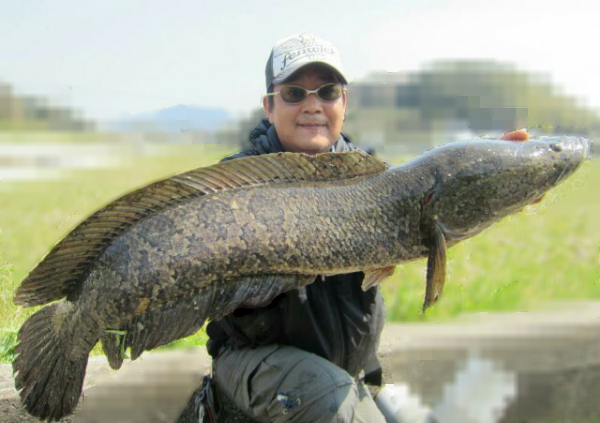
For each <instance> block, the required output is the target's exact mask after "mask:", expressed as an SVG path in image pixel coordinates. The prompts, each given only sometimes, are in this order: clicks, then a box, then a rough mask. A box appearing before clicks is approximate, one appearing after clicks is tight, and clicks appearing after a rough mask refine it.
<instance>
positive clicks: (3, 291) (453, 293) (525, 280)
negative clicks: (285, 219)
mask: <svg viewBox="0 0 600 423" xmlns="http://www.w3.org/2000/svg"><path fill="white" fill-rule="evenodd" d="M54 137H55V138H56V136H55V135H54ZM41 138H43V137H40V136H39V135H36V140H38V139H41ZM84 138H85V141H90V140H91V141H93V140H94V137H93V136H90V135H85V136H84ZM58 139H60V137H59V138H58ZM20 141H22V140H20ZM68 142H69V143H73V142H77V139H76V137H74V136H73V135H70V136H69V140H68ZM1 146H2V144H1V143H0V148H1ZM156 149H157V151H155V154H152V155H136V154H130V153H131V148H129V147H128V148H127V159H126V160H121V165H120V166H118V167H115V168H107V169H95V170H76V171H69V172H68V173H66V174H65V176H64V177H63V178H61V179H57V180H36V181H33V182H3V181H0V361H8V360H10V359H11V357H12V349H13V348H14V341H15V335H16V330H17V329H18V327H19V326H20V325H21V324H22V323H23V321H24V320H25V318H26V317H27V316H28V315H30V314H31V313H32V312H33V311H35V310H36V308H34V309H24V308H21V307H15V306H14V305H13V304H12V295H13V292H14V290H15V288H16V287H17V286H18V285H19V283H20V281H21V280H22V279H23V278H24V277H25V276H26V275H27V273H28V272H29V271H30V270H31V269H32V268H33V267H34V266H35V264H36V263H37V262H38V261H39V260H40V259H41V258H42V257H43V256H44V254H45V253H46V252H47V251H48V250H49V249H50V248H51V247H52V246H53V245H54V244H55V243H56V242H57V241H59V240H60V239H61V238H62V237H63V236H65V235H66V234H67V233H68V232H69V231H70V230H71V229H72V228H73V227H74V226H75V225H76V224H77V223H79V222H80V221H82V220H83V219H85V218H86V217H87V216H88V215H89V214H91V213H92V212H94V211H95V210H97V209H98V208H100V207H102V206H103V205H105V204H107V203H108V202H110V201H111V200H113V199H115V198H116V197H118V196H120V195H122V194H124V193H125V192H128V191H130V190H132V189H135V188H137V187H140V186H142V185H144V184H146V183H149V182H151V181H154V180H157V179H160V178H163V177H167V176H170V175H172V174H174V173H178V172H182V171H185V170H189V169H192V168H195V167H200V166H204V165H208V164H211V163H214V162H216V161H218V159H219V158H221V157H223V156H225V155H227V154H230V153H233V152H234V151H233V150H227V149H225V148H223V147H222V146H219V145H206V146H198V145H181V146H179V147H178V148H176V149H175V148H172V147H171V148H166V147H164V146H163V147H160V146H159V147H156ZM121 159H122V158H121ZM386 159H387V160H389V161H390V162H392V163H398V160H395V159H394V158H386ZM598 186H600V163H599V161H598V160H596V161H588V162H586V163H585V165H584V167H583V169H581V170H580V171H579V172H578V173H577V174H576V175H574V176H573V177H572V178H571V179H570V180H568V181H566V182H565V183H564V184H563V185H561V186H560V187H558V188H557V189H555V190H554V191H552V192H550V193H549V194H548V195H547V196H546V197H545V199H544V201H542V203H540V204H538V205H535V206H530V207H528V208H526V209H525V210H524V211H523V212H521V213H519V214H517V215H514V216H512V217H510V218H508V219H506V220H505V221H503V222H501V223H500V224H497V225H495V226H494V227H492V228H491V229H489V230H487V231H486V232H484V233H483V234H481V235H478V236H476V237H474V238H472V239H470V240H467V241H464V242H463V243H461V244H459V245H458V246H456V247H454V248H452V249H450V250H449V254H448V258H449V260H448V266H447V268H448V278H447V284H446V289H445V292H444V296H443V297H442V299H441V300H440V301H439V303H438V304H436V306H435V307H434V308H433V309H431V310H430V311H429V312H428V313H427V315H425V316H423V315H421V314H420V308H421V304H422V301H423V295H424V281H425V261H424V260H421V261H418V262H413V263H408V264H404V265H401V266H398V268H397V269H396V272H395V274H394V275H393V276H392V277H391V278H390V279H388V280H386V281H385V282H384V284H383V290H384V296H385V300H386V304H387V310H388V320H390V321H420V320H425V321H439V320H442V319H447V318H450V317H453V316H456V315H459V314H461V313H469V312H478V311H496V310H503V311H527V310H531V309H534V308H538V307H541V306H542V305H544V303H545V302H547V301H555V300H572V299H600V263H599V259H600V217H599V216H600V194H599V189H598ZM205 339H206V336H205V334H204V333H203V332H202V331H201V332H199V333H198V334H197V335H195V336H193V337H192V338H190V339H187V340H183V341H179V342H178V343H177V345H181V344H190V343H193V344H201V343H203V342H204V341H205Z"/></svg>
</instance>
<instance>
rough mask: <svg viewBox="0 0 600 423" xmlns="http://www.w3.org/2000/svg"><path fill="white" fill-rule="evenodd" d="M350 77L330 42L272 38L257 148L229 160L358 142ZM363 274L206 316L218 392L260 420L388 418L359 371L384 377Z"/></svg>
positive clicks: (375, 298) (336, 148)
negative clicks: (348, 121)
mask: <svg viewBox="0 0 600 423" xmlns="http://www.w3.org/2000/svg"><path fill="white" fill-rule="evenodd" d="M347 83H348V79H347V77H346V75H345V74H344V71H343V68H342V64H341V61H340V57H339V54H338V52H337V49H336V48H335V47H334V46H332V45H331V44H330V43H328V42H327V41H325V40H323V39H321V38H318V37H316V36H314V35H312V34H300V35H295V36H292V37H289V38H286V39H283V40H281V41H279V42H277V43H276V44H275V46H274V47H273V49H272V51H271V55H270V57H269V60H268V62H267V67H266V88H267V94H266V95H265V97H264V99H263V105H264V109H265V112H266V115H267V118H266V119H263V121H262V122H260V123H259V124H258V126H257V127H256V128H255V129H254V130H253V131H252V133H251V135H250V140H251V141H252V143H253V144H254V148H253V149H251V150H248V151H244V152H241V153H239V154H236V155H234V156H232V157H229V158H228V159H233V158H240V157H247V156H253V155H259V154H268V153H275V152H281V151H291V152H304V153H307V154H317V153H323V152H332V151H333V152H344V151H351V150H357V148H356V147H355V146H353V145H352V144H351V143H350V141H349V140H348V138H346V137H345V136H344V135H343V134H342V133H341V129H342V123H343V121H344V113H345V110H346V100H347V98H346V91H345V85H346V84H347ZM228 159H226V160H228ZM363 277H364V274H363V273H362V272H356V273H352V274H346V275H336V276H331V277H321V276H319V277H318V278H317V279H316V280H315V282H314V283H312V284H310V285H308V286H306V287H304V288H300V289H298V290H293V291H290V292H287V293H284V294H281V295H279V296H278V297H276V298H275V299H274V300H273V301H272V302H271V303H270V304H269V305H267V306H264V307H260V308H256V309H238V310H236V311H235V312H234V313H233V314H232V315H229V316H227V317H225V318H223V319H221V320H218V321H213V322H211V323H209V325H208V327H207V333H208V336H209V337H210V340H209V341H208V345H207V347H208V351H209V353H210V355H211V356H212V357H213V359H214V361H213V380H214V384H215V385H216V389H215V391H216V392H217V401H218V402H221V403H223V402H226V403H229V402H230V401H231V402H233V403H234V404H235V406H236V407H237V408H238V409H239V410H241V411H242V412H243V413H244V414H245V415H246V416H248V417H250V418H251V419H253V420H255V421H259V422H369V423H376V422H385V420H384V418H383V415H382V414H381V413H380V412H379V411H378V409H377V406H376V405H375V403H374V401H373V399H372V398H371V395H370V394H369V391H368V390H367V389H366V387H365V385H364V381H363V379H361V377H363V376H364V375H366V377H365V378H366V379H367V382H371V383H375V384H380V383H381V370H380V368H379V363H378V362H377V358H376V351H377V346H378V343H379V338H380V334H381V330H382V328H383V324H384V319H385V309H384V304H383V299H382V297H381V292H380V288H379V287H374V288H371V289H370V290H368V291H367V292H363V291H362V289H361V282H362V280H363ZM222 408H224V407H222ZM221 419H223V418H222V417H221ZM230 420H231V418H230Z"/></svg>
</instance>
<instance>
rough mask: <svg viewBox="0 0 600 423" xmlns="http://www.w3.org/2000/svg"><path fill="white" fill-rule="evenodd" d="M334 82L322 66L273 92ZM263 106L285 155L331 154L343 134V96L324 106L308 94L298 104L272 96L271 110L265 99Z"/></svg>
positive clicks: (311, 67) (312, 67)
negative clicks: (289, 153)
mask: <svg viewBox="0 0 600 423" xmlns="http://www.w3.org/2000/svg"><path fill="white" fill-rule="evenodd" d="M331 82H337V81H336V78H335V76H334V74H333V72H332V71H331V70H329V69H328V68H326V67H324V66H319V65H309V66H306V67H305V68H303V69H301V70H300V71H298V73H297V74H296V75H294V76H293V79H291V80H289V81H286V82H285V83H284V84H282V85H275V87H274V91H275V92H276V91H279V89H280V88H281V87H282V86H284V85H296V86H299V87H302V88H305V89H307V90H316V89H317V88H319V87H321V86H323V85H325V84H328V83H331ZM263 105H264V108H265V111H266V112H267V116H268V117H269V122H271V124H272V125H274V126H275V130H276V131H277V135H278V136H279V140H280V141H281V144H282V145H283V147H284V148H285V150H286V151H294V152H302V153H307V154H317V153H324V152H327V151H331V146H332V145H333V144H335V142H336V141H337V139H338V138H339V136H340V132H341V131H342V123H343V122H344V113H345V111H346V92H345V91H344V93H343V94H342V97H341V98H339V99H338V100H336V101H333V102H329V103H325V102H322V101H321V100H319V99H318V98H317V96H316V95H315V94H310V95H309V96H308V97H307V98H305V99H304V101H302V102H301V103H299V104H288V103H286V102H284V101H283V100H282V99H281V96H280V95H276V96H274V105H273V107H271V106H270V104H269V100H268V97H265V98H264V99H263Z"/></svg>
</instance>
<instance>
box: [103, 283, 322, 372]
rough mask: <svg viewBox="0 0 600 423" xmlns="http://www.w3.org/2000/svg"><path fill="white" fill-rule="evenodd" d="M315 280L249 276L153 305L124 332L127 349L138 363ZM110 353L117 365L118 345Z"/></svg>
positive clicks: (149, 304)
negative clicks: (223, 319)
mask: <svg viewBox="0 0 600 423" xmlns="http://www.w3.org/2000/svg"><path fill="white" fill-rule="evenodd" d="M315 278H316V275H286V274H273V275H249V276H243V277H239V278H238V279H235V280H227V281H219V282H215V283H213V284H212V285H210V286H208V287H205V288H202V289H200V290H198V291H197V292H195V293H194V294H191V295H185V296H182V297H179V298H177V299H174V300H172V301H170V302H169V303H167V304H160V305H157V304H153V303H152V301H150V302H149V303H148V304H145V307H144V310H143V312H142V313H140V314H139V315H137V316H136V317H135V318H134V320H133V322H132V323H131V324H129V325H127V326H128V327H125V328H121V329H122V330H124V331H126V332H127V335H126V336H125V341H124V342H125V348H131V359H132V360H135V359H136V358H137V357H139V356H140V355H141V354H142V352H144V351H146V350H151V349H153V348H157V347H159V346H161V345H166V344H168V343H169V342H171V341H175V340H177V339H180V338H184V337H186V336H190V335H192V334H194V333H196V332H197V331H198V330H200V328H201V327H202V325H203V324H204V322H205V321H206V320H207V319H210V320H215V319H219V318H221V317H224V316H226V315H228V314H230V313H233V311H234V310H235V309H236V308H238V307H250V308H255V307H259V306H261V305H265V304H268V303H269V302H271V300H273V298H275V297H276V296H277V295H279V294H281V293H283V292H286V291H289V290H291V289H295V288H299V287H301V286H305V285H308V284H310V283H312V282H313V281H314V280H315ZM108 340H110V338H108ZM110 352H111V354H112V356H113V357H114V358H113V361H116V362H118V360H119V359H118V356H117V345H112V348H111V350H110Z"/></svg>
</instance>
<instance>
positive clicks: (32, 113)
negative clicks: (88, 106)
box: [0, 82, 95, 131]
mask: <svg viewBox="0 0 600 423" xmlns="http://www.w3.org/2000/svg"><path fill="white" fill-rule="evenodd" d="M47 103H48V102H47V100H44V99H41V98H36V97H27V96H19V95H16V94H14V93H13V92H12V89H11V87H10V86H9V85H8V84H5V83H2V82H0V131H91V130H94V127H95V125H94V124H93V123H92V122H89V121H85V120H83V119H81V118H79V117H77V116H76V114H75V112H74V111H72V110H70V109H67V108H65V107H58V106H49V105H48V104H47Z"/></svg>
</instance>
